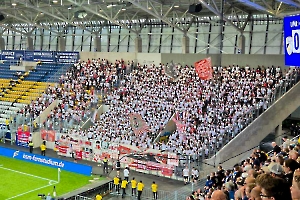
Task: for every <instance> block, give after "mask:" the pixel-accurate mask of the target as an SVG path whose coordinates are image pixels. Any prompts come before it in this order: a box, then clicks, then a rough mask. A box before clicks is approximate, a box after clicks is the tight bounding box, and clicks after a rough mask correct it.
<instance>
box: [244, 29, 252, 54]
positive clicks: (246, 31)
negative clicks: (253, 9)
mask: <svg viewBox="0 0 300 200" xmlns="http://www.w3.org/2000/svg"><path fill="white" fill-rule="evenodd" d="M250 30H251V27H250V24H249V23H248V24H247V25H246V27H245V29H244V36H245V54H248V53H249V48H250V34H251V33H250Z"/></svg>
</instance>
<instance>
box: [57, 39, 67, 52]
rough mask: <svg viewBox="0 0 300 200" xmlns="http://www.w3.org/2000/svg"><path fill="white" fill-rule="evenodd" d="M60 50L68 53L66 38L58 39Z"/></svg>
mask: <svg viewBox="0 0 300 200" xmlns="http://www.w3.org/2000/svg"><path fill="white" fill-rule="evenodd" d="M58 50H59V51H66V38H65V37H59V38H58Z"/></svg>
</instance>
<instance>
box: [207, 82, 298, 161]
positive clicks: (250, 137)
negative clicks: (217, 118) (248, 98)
mask: <svg viewBox="0 0 300 200" xmlns="http://www.w3.org/2000/svg"><path fill="white" fill-rule="evenodd" d="M299 99H300V82H298V83H297V85H295V86H294V87H293V88H292V89H291V90H289V91H288V92H287V93H286V94H284V95H283V96H282V97H281V98H280V99H279V100H277V101H276V102H275V103H274V104H273V105H272V106H271V107H270V108H269V109H267V110H266V111H265V112H264V113H263V114H261V115H260V116H259V117H258V118H257V119H255V120H254V121H253V122H252V124H250V125H249V126H247V127H246V128H245V129H244V130H243V131H242V132H241V133H240V134H239V135H237V136H236V137H235V138H234V139H233V140H231V141H230V142H229V143H228V144H227V145H226V146H224V147H223V148H222V149H221V150H220V151H219V152H218V153H217V154H216V155H215V156H214V157H212V158H211V159H208V160H207V161H206V162H207V163H209V164H212V165H213V164H214V163H215V164H216V165H218V164H219V163H221V164H222V165H226V166H228V165H230V166H233V165H234V164H235V163H238V162H240V161H241V159H242V158H244V157H245V155H248V156H249V155H250V153H251V152H252V149H251V148H253V147H256V146H258V145H259V143H260V141H262V140H263V139H264V138H265V137H266V136H267V135H268V134H269V133H270V132H272V131H274V129H275V128H276V126H278V125H279V124H281V123H282V121H283V120H284V119H285V118H287V117H288V116H289V115H290V114H291V113H292V112H293V111H295V110H296V109H297V108H298V107H299V106H300V101H299ZM229 152H230V154H229ZM243 152H245V153H243ZM241 153H243V154H241ZM239 154H241V155H239ZM227 159H229V160H228V161H227Z"/></svg>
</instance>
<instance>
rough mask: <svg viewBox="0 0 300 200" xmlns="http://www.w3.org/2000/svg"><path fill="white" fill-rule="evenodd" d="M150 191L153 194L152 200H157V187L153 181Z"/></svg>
mask: <svg viewBox="0 0 300 200" xmlns="http://www.w3.org/2000/svg"><path fill="white" fill-rule="evenodd" d="M151 189H152V193H153V199H157V189H158V185H157V184H156V183H155V181H153V183H152V185H151Z"/></svg>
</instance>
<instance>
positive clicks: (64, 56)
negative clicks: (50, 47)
mask: <svg viewBox="0 0 300 200" xmlns="http://www.w3.org/2000/svg"><path fill="white" fill-rule="evenodd" d="M0 57H1V60H20V58H22V60H23V61H31V62H32V61H35V62H37V61H41V62H52V63H54V62H58V63H75V62H77V60H78V59H79V52H68V51H23V50H2V51H1V53H0Z"/></svg>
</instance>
